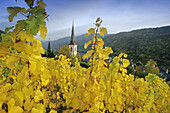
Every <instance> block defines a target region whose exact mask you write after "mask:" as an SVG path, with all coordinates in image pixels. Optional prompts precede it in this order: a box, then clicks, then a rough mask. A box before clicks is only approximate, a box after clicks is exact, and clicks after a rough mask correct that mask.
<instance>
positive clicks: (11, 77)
mask: <svg viewBox="0 0 170 113" xmlns="http://www.w3.org/2000/svg"><path fill="white" fill-rule="evenodd" d="M25 1H26V3H27V5H28V6H29V8H28V9H25V8H21V7H8V8H7V11H8V12H9V14H10V15H9V18H8V19H9V21H10V22H11V21H13V18H14V17H15V16H17V14H18V13H21V14H22V15H24V16H25V17H26V19H25V20H18V21H17V24H16V25H15V26H14V27H10V28H6V30H5V34H2V35H1V37H2V41H1V42H0V113H6V112H8V113H23V112H24V113H46V112H47V113H48V112H50V113H57V112H74V113H77V112H94V113H99V112H103V113H110V112H118V113H120V112H122V113H125V112H127V113H150V112H151V113H168V111H169V110H170V108H169V107H170V105H169V104H170V101H169V100H170V97H169V96H170V88H169V86H168V84H166V82H165V80H163V79H161V78H159V77H158V76H157V75H155V74H148V75H147V76H146V77H145V79H143V78H134V76H133V75H131V74H130V75H127V70H126V67H127V66H128V65H129V60H128V59H126V58H127V55H126V54H124V53H121V54H120V55H119V56H116V57H114V59H113V62H112V63H110V64H108V63H106V62H105V60H106V59H108V56H109V54H110V53H113V51H112V49H111V48H110V47H105V48H103V46H104V42H103V40H102V38H100V37H97V36H98V35H97V34H98V33H99V34H100V35H101V37H104V35H105V34H106V33H107V29H106V28H104V27H101V24H102V22H103V20H102V19H100V18H97V20H96V22H95V27H94V28H90V29H89V30H88V33H87V34H86V36H89V35H90V34H92V35H93V40H90V41H89V42H88V43H85V46H84V47H85V48H87V47H88V45H91V47H92V48H91V50H89V51H87V53H86V54H85V55H84V56H83V58H84V59H85V58H86V57H90V63H89V64H90V67H89V68H83V67H81V66H80V62H78V60H76V62H75V66H73V67H71V66H70V65H71V62H70V59H68V58H66V56H63V55H60V56H59V58H58V59H57V60H54V58H46V57H42V56H41V54H44V52H45V51H44V49H43V48H42V45H41V42H40V40H39V39H36V38H35V37H34V36H36V35H37V33H38V32H40V35H41V37H42V39H45V38H46V34H47V27H46V20H47V21H48V14H47V12H46V11H45V7H46V4H45V3H44V2H43V1H42V0H40V1H39V0H37V1H36V6H34V0H25Z"/></svg>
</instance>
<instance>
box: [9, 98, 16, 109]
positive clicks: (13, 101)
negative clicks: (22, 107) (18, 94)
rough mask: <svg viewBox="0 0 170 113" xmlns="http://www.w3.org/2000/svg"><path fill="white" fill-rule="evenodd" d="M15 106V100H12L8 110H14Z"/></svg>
mask: <svg viewBox="0 0 170 113" xmlns="http://www.w3.org/2000/svg"><path fill="white" fill-rule="evenodd" d="M14 106H15V100H14V99H13V98H11V99H10V100H9V102H8V110H9V111H10V110H12V108H13V107H14Z"/></svg>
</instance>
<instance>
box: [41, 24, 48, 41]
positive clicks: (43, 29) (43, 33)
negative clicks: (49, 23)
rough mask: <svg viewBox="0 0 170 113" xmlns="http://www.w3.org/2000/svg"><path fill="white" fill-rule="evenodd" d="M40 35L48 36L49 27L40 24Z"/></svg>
mask: <svg viewBox="0 0 170 113" xmlns="http://www.w3.org/2000/svg"><path fill="white" fill-rule="evenodd" d="M40 35H41V37H42V39H45V38H46V35H47V28H46V27H42V26H40Z"/></svg>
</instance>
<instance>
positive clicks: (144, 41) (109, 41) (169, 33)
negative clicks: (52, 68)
mask: <svg viewBox="0 0 170 113" xmlns="http://www.w3.org/2000/svg"><path fill="white" fill-rule="evenodd" d="M75 38H76V42H77V44H78V51H79V52H80V53H81V54H84V53H86V51H87V50H85V49H84V43H85V42H88V41H89V40H90V39H92V37H91V36H89V37H85V35H80V36H77V37H75ZM103 40H104V42H105V46H110V47H112V49H113V51H114V53H113V54H112V55H111V56H115V55H118V54H119V53H120V52H125V53H127V54H128V56H129V59H133V60H134V62H138V61H142V63H144V64H145V63H146V62H147V61H148V60H149V59H153V60H155V61H157V63H158V65H163V66H168V67H170V26H165V27H159V28H145V29H138V30H133V31H130V32H121V33H117V34H108V35H106V36H105V37H104V38H103ZM69 41H70V37H65V38H61V39H59V40H55V41H51V46H52V48H53V49H55V50H59V48H60V47H61V46H62V45H63V44H69ZM47 44H48V43H47V42H43V47H44V48H45V49H46V47H47Z"/></svg>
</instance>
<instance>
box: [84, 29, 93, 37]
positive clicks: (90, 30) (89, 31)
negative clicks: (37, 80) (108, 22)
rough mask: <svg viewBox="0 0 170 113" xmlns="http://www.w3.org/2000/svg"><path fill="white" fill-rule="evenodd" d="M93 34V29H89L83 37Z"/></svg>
mask: <svg viewBox="0 0 170 113" xmlns="http://www.w3.org/2000/svg"><path fill="white" fill-rule="evenodd" d="M94 33H95V28H90V29H89V30H88V33H87V34H86V35H85V37H87V36H89V35H90V34H94Z"/></svg>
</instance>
